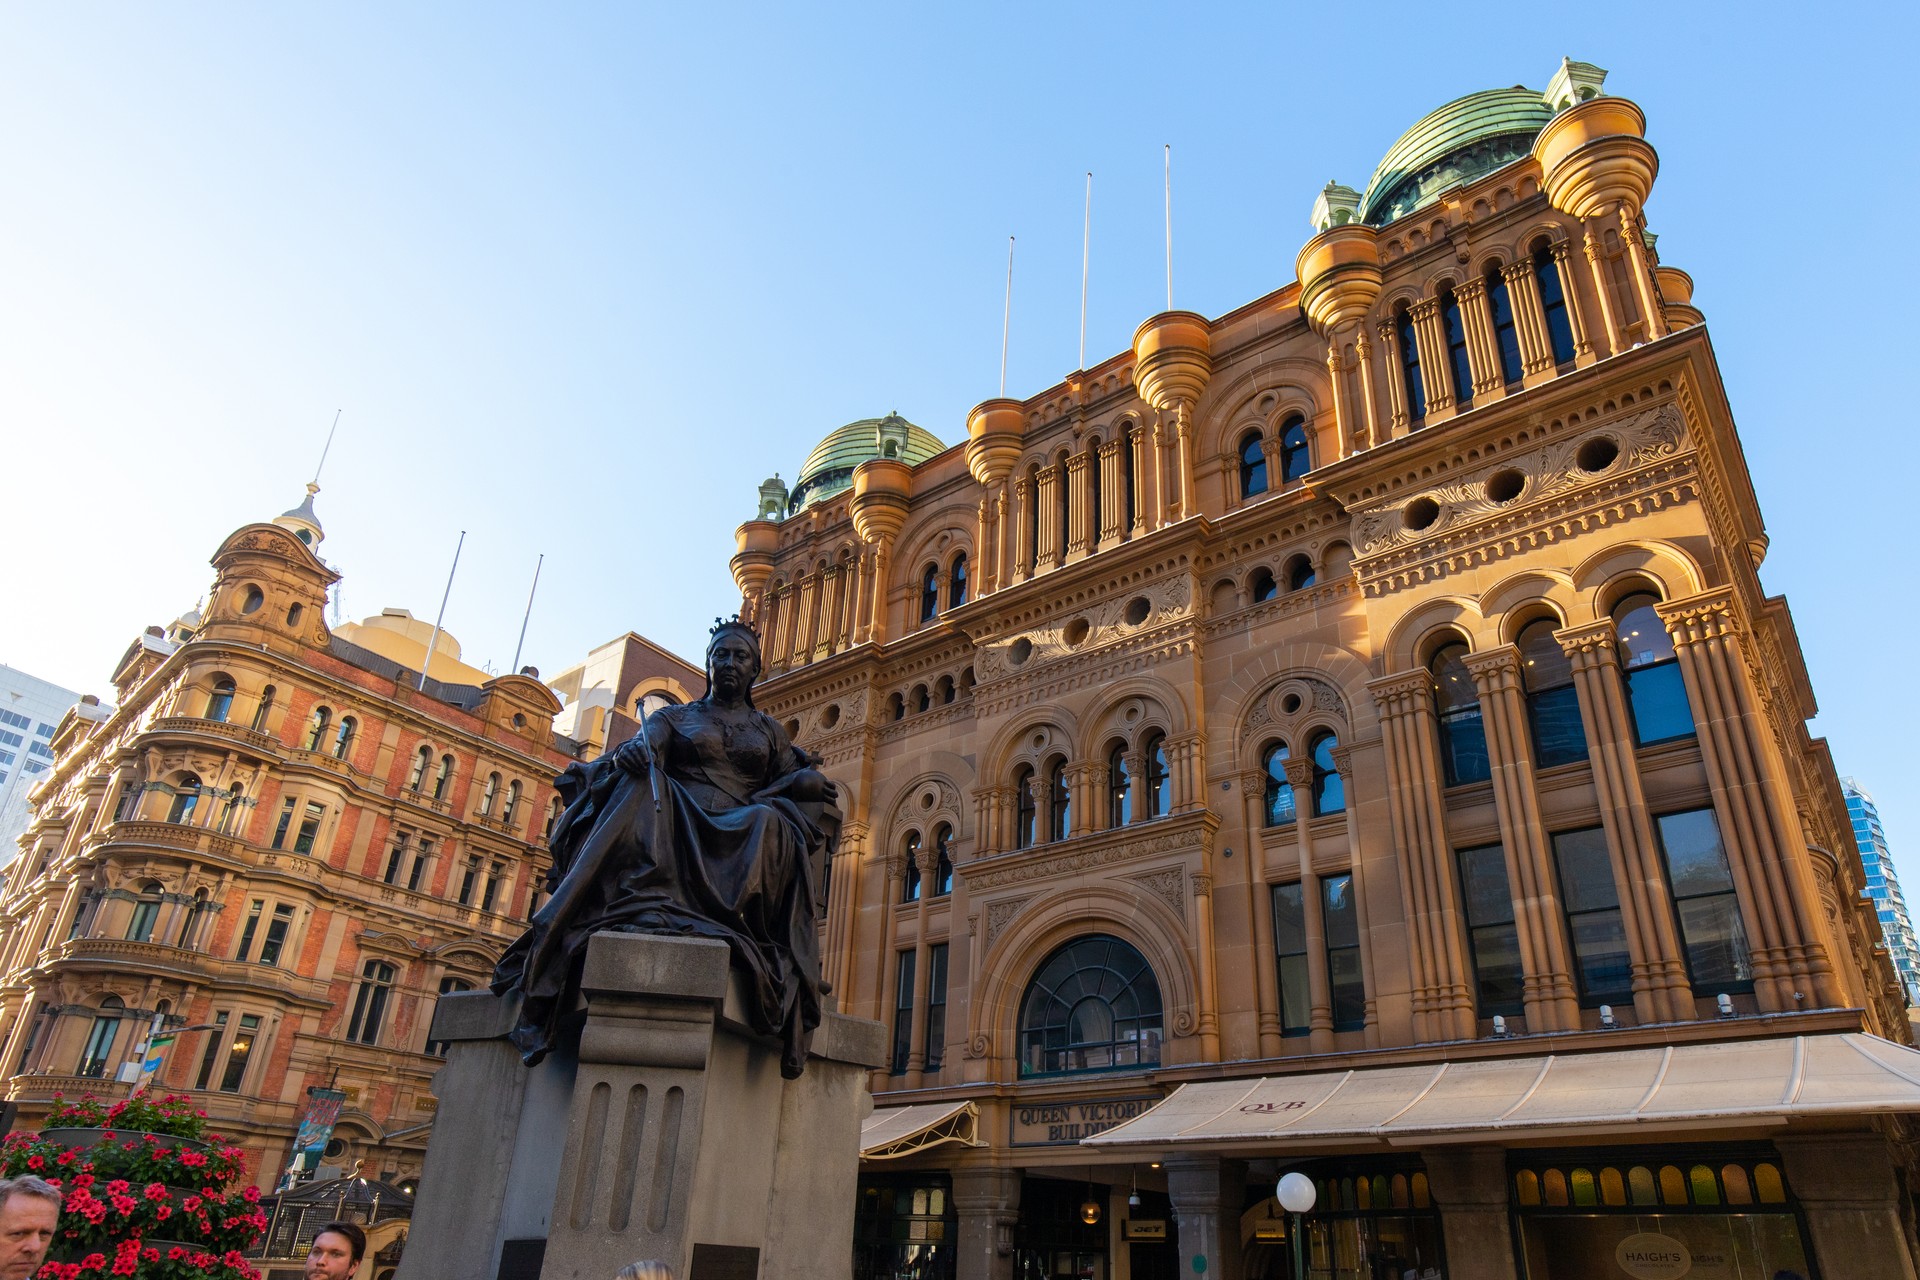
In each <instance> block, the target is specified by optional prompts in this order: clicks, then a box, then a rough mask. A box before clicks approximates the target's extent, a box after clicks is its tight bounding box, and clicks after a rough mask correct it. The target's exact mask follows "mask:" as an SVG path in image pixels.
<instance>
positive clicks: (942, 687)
mask: <svg viewBox="0 0 1920 1280" xmlns="http://www.w3.org/2000/svg"><path fill="white" fill-rule="evenodd" d="M933 691H934V693H935V694H936V695H937V696H938V697H939V699H940V705H941V706H943V707H944V706H946V705H947V704H948V703H950V702H952V701H953V699H954V691H953V677H952V676H941V677H940V678H939V679H938V680H936V681H934V684H933Z"/></svg>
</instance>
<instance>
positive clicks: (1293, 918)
mask: <svg viewBox="0 0 1920 1280" xmlns="http://www.w3.org/2000/svg"><path fill="white" fill-rule="evenodd" d="M1273 950H1274V958H1275V961H1276V962H1277V966H1278V970H1277V973H1278V978H1279V981H1280V1033H1281V1034H1282V1035H1288V1036H1304V1035H1306V1034H1307V1033H1308V1032H1309V1031H1311V1030H1312V1029H1313V1002H1312V998H1311V995H1310V993H1309V990H1308V987H1307V916H1306V906H1305V903H1304V899H1303V898H1302V897H1301V893H1300V885H1299V883H1298V882H1295V883H1293V884H1277V885H1275V886H1273Z"/></svg>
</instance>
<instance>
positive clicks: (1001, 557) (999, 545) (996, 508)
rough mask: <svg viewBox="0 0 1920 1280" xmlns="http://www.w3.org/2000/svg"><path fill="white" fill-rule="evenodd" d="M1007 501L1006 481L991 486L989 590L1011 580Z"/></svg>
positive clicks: (1010, 514)
mask: <svg viewBox="0 0 1920 1280" xmlns="http://www.w3.org/2000/svg"><path fill="white" fill-rule="evenodd" d="M1008 501H1009V495H1008V493H1007V482H1006V481H1005V480H1002V481H1001V482H1000V483H998V484H996V485H994V486H993V570H992V572H993V580H992V581H991V582H990V583H988V584H987V590H989V591H998V590H999V589H1000V588H1002V587H1004V586H1006V585H1007V584H1008V583H1010V582H1012V581H1013V548H1012V546H1011V544H1010V540H1009V537H1008V535H1009V533H1010V532H1011V531H1010V530H1009V529H1008V527H1007V526H1008V522H1009V521H1010V520H1011V519H1012V513H1011V512H1010V511H1009V510H1008V509H1007V507H1008Z"/></svg>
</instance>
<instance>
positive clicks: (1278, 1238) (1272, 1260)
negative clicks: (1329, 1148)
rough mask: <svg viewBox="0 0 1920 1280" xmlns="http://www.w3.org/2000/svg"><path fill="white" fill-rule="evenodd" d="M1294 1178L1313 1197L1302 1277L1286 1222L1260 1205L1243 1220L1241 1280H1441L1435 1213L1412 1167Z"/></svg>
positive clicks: (1370, 1164) (1364, 1167)
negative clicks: (1309, 1186)
mask: <svg viewBox="0 0 1920 1280" xmlns="http://www.w3.org/2000/svg"><path fill="white" fill-rule="evenodd" d="M1300 1172H1302V1173H1305V1174H1307V1175H1308V1176H1309V1177H1311V1178H1312V1179H1313V1185H1314V1189H1315V1191H1316V1195H1315V1197H1314V1202H1313V1212H1312V1213H1309V1214H1307V1215H1306V1216H1305V1218H1304V1220H1303V1225H1304V1228H1305V1230H1304V1232H1303V1235H1304V1238H1305V1248H1304V1251H1303V1252H1304V1254H1305V1258H1306V1264H1307V1265H1306V1273H1305V1275H1304V1276H1296V1275H1295V1274H1294V1270H1293V1241H1292V1239H1291V1238H1290V1237H1289V1235H1288V1232H1290V1231H1292V1230H1293V1215H1292V1214H1290V1213H1288V1212H1287V1211H1286V1210H1285V1209H1283V1208H1281V1207H1280V1202H1279V1201H1278V1200H1273V1199H1268V1200H1267V1201H1266V1202H1265V1203H1264V1204H1263V1205H1259V1206H1256V1207H1255V1208H1253V1209H1249V1210H1248V1211H1247V1213H1246V1215H1244V1216H1243V1221H1242V1228H1243V1231H1244V1230H1245V1229H1246V1228H1248V1227H1249V1226H1250V1227H1251V1239H1250V1240H1249V1241H1248V1244H1247V1252H1246V1259H1247V1278H1248V1280H1404V1277H1406V1276H1409V1275H1411V1276H1415V1277H1425V1278H1426V1280H1445V1277H1446V1274H1447V1264H1446V1250H1445V1248H1444V1246H1443V1244H1442V1240H1441V1230H1440V1212H1439V1209H1438V1208H1437V1207H1436V1206H1435V1205H1434V1203H1433V1190H1432V1188H1431V1187H1430V1186H1429V1185H1428V1183H1427V1175H1426V1171H1425V1170H1424V1169H1423V1168H1422V1167H1421V1166H1420V1164H1419V1163H1418V1162H1413V1163H1408V1162H1398V1161H1396V1162H1391V1163H1383V1162H1378V1161H1364V1162H1342V1163H1341V1164H1338V1165H1335V1166H1332V1167H1321V1168H1319V1169H1317V1170H1316V1169H1315V1168H1313V1167H1312V1166H1308V1167H1304V1168H1302V1169H1301V1170H1300ZM1247 1218H1251V1219H1252V1221H1251V1223H1248V1222H1247V1221H1246V1219H1247Z"/></svg>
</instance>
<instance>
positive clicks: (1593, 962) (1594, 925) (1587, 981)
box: [1553, 827, 1633, 1007]
mask: <svg viewBox="0 0 1920 1280" xmlns="http://www.w3.org/2000/svg"><path fill="white" fill-rule="evenodd" d="M1553 857H1554V864H1555V866H1556V867H1558V869H1559V872H1560V898H1561V905H1562V907H1563V908H1564V909H1565V911H1566V915H1567V932H1568V934H1569V935H1571V937H1572V939H1573V955H1574V977H1575V979H1576V981H1577V982H1578V984H1579V987H1580V1003H1581V1004H1583V1005H1586V1006H1588V1007H1591V1006H1593V1005H1599V1004H1615V1003H1619V1002H1621V1001H1631V1000H1632V999H1633V971H1632V962H1631V956H1630V954H1629V952H1628V950H1627V931H1626V927H1625V925H1624V924H1623V923H1622V921H1621V917H1620V897H1619V891H1618V889H1617V888H1616V887H1615V884H1614V879H1613V860H1612V858H1611V857H1610V856H1609V855H1608V853H1607V836H1606V832H1605V831H1604V830H1602V829H1601V828H1599V827H1588V828H1586V829H1584V830H1580V831H1562V832H1560V833H1559V834H1558V835H1556V836H1554V837H1553Z"/></svg>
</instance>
